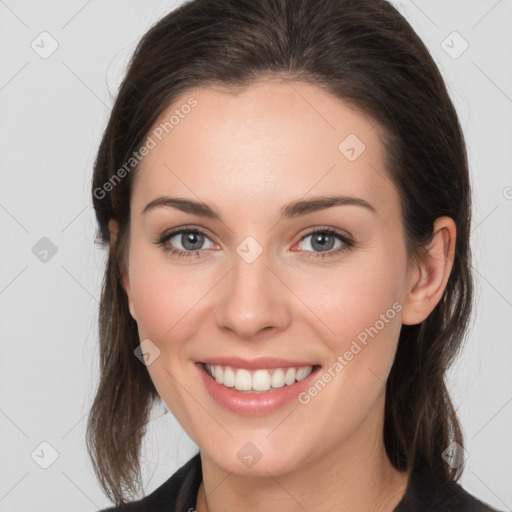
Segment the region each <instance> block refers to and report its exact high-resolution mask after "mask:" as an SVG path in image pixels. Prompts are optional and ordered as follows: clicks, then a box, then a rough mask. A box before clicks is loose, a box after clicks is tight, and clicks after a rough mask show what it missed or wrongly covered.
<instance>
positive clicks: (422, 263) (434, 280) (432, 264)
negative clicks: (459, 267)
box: [402, 217, 456, 325]
mask: <svg viewBox="0 0 512 512" xmlns="http://www.w3.org/2000/svg"><path fill="white" fill-rule="evenodd" d="M455 240H456V227H455V222H454V221H453V219H451V218H450V217H439V218H438V219H436V221H435V222H434V235H433V238H432V242H431V243H430V245H429V247H428V248H427V251H426V252H425V254H423V255H421V256H420V257H419V259H418V262H417V266H416V268H414V269H413V270H412V271H411V274H410V275H411V279H410V283H409V287H410V289H409V291H408V293H407V296H406V297H405V300H404V307H403V310H402V323H403V324H405V325H415V324H419V323H421V322H422V321H423V320H425V318H427V317H428V315H429V314H430V313H431V312H432V310H433V309H434V308H435V307H436V305H437V303H438V302H439V301H440V300H441V297H442V295H443V292H444V290H445V288H446V284H447V282H448V278H449V277H450V273H451V270H452V267H453V260H454V256H455Z"/></svg>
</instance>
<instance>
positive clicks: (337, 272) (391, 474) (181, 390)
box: [110, 80, 455, 512]
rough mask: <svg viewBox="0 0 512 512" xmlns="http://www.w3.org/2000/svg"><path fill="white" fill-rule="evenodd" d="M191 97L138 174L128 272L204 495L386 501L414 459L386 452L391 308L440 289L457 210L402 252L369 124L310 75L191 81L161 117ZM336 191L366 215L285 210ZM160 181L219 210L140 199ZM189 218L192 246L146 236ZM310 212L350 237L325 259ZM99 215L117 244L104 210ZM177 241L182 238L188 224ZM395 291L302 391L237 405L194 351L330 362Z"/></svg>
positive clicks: (214, 499)
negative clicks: (355, 149)
mask: <svg viewBox="0 0 512 512" xmlns="http://www.w3.org/2000/svg"><path fill="white" fill-rule="evenodd" d="M190 96H193V97H194V98H196V100H197V102H198V105H197V107H195V108H194V109H193V110H192V111H191V112H190V114H188V115H187V116H184V118H183V119H181V120H180V122H179V124H178V125H177V126H175V127H174V129H173V130H172V131H170V132H169V134H168V135H167V136H166V137H165V138H163V139H162V141H161V142H159V143H158V145H157V146H156V147H155V148H154V149H152V150H151V151H150V152H149V154H148V155H147V156H146V157H145V158H144V160H143V161H142V162H141V167H140V169H139V170H138V171H137V174H136V175H135V181H134V188H133V194H132V198H131V205H130V207H131V219H130V243H129V249H128V254H127V266H126V268H125V269H124V270H123V285H124V287H125V290H126V292H127V295H128V299H129V307H130V312H131V315H132V316H133V318H134V319H135V320H136V321H137V325H138V330H139V335H140V339H141V340H144V339H147V338H148V339H150V340H151V341H152V343H154V344H155V345H156V346H157V347H158V349H159V350H160V355H159V356H158V357H157V358H156V359H155V360H154V362H152V363H151V364H150V365H149V366H148V371H149V373H150V376H151V379H152V380H153V382H154V384H155V386H156V388H157V390H158V392H159V394H160V396H161V397H162V399H163V401H164V402H165V404H166V405H167V407H168V408H169V409H170V411H171V412H172V413H173V414H174V415H175V417H176V418H177V420H178V421H179V423H180V424H181V425H182V427H183V428H184V430H185V431H186V432H187V433H188V435H189V436H190V437H191V438H192V440H193V441H194V442H195V443H196V444H197V445H198V447H199V448H200V452H201V461H202V467H203V482H202V483H201V487H200V489H199V493H198V499H197V510H198V512H203V511H205V510H208V511H209V512H220V511H223V512H231V511H237V512H238V511H240V510H246V511H256V510H280V511H285V512H292V511H293V512H295V511H299V510H300V511H303V510H308V511H309V512H315V511H320V510H321V511H325V510H340V511H359V510H379V511H392V510H393V509H394V507H395V506H396V505H397V504H398V502H399V501H400V500H401V499H402V497H403V494H404V493H405V490H406V486H407V483H408V479H409V474H408V473H407V472H398V471H397V470H395V469H394V468H393V466H392V465H391V463H390V461H389V459H388V457H387V455H386V452H385V449H384V444H383V436H382V430H383V422H384V401H385V382H386V379H387V377H388V375H389V371H390V369H391V365H392V363H393V359H394V356H395V352H396V347H397V343H398V336H399V332H400V328H401V325H402V323H403V324H416V323H419V322H421V321H422V320H424V319H425V318H426V317H427V316H428V315H429V313H430V312H431V311H432V310H433V308H434V307H435V305H436V304H437V302H438V301H439V300H440V298H441V296H442V293H443V291H444V288H445V286H446V282H447V280H448V277H449V273H450V270H451V267H452V263H453V255H454V247H455V225H454V222H453V220H452V219H450V218H447V217H440V218H438V219H437V220H436V223H435V226H434V229H435V235H434V238H433V241H432V244H431V245H430V247H429V248H428V249H429V250H428V252H427V253H426V254H425V255H424V256H422V257H421V259H419V260H417V261H415V262H414V263H411V264H409V263H408V260H407V251H406V246H405V241H404V236H403V225H402V219H401V210H400V202H399V196H398V193H397V190H396V188H395V186H394V185H393V184H392V182H391V181H390V179H389V178H388V177H387V172H386V170H385V168H384V165H383V156H384V149H383V146H382V144H381V142H380V140H379V133H380V132H379V126H378V125H376V124H375V122H373V121H372V120H371V119H369V118H368V117H366V116H363V115H361V114H360V113H358V112H357V111H355V110H353V109H352V108H350V107H349V106H348V105H346V104H345V103H343V102H342V101H340V100H339V99H337V98H335V97H333V96H331V95H329V94H328V93H327V92H325V91H323V90H322V89H320V88H319V87H317V86H314V85H311V84H307V83H304V82H291V83H287V82H280V81H276V80H274V81H271V80H261V81H259V82H257V83H254V84H252V85H251V86H249V87H248V88H246V89H244V90H243V91H242V92H239V93H237V94H233V93H232V92H231V93H229V92H228V91H225V90H222V89H220V88H219V87H217V88H194V89H190V90H188V91H186V93H184V94H183V95H182V96H181V97H180V98H178V99H177V100H176V101H175V103H174V104H173V105H172V106H171V107H169V109H168V110H167V111H166V112H165V113H164V115H163V116H162V120H164V119H168V118H169V116H170V114H171V113H172V111H173V110H174V109H175V108H179V106H180V105H183V104H184V103H185V102H186V100H187V98H189V97H190ZM160 121H161V120H159V122H160ZM159 122H158V123H156V125H157V124H159ZM156 125H155V126H156ZM348 134H356V135H357V137H358V138H359V139H360V140H361V141H363V142H364V144H365V146H366V149H365V150H364V151H363V152H362V153H361V154H360V156H359V157H358V158H357V159H356V160H354V161H349V160H348V159H347V158H346V157H345V156H344V155H343V154H342V153H341V152H340V151H339V150H338V145H339V144H340V142H341V141H342V140H344V139H345V137H346V136H347V135H348ZM333 193H339V194H343V195H346V196H353V197H358V198H362V199H364V200H366V201H367V202H369V203H370V204H371V205H372V206H373V207H374V208H375V210H376V212H372V211H370V210H368V209H366V208H363V207H360V206H356V205H341V206H334V207H331V208H327V209H324V210H321V211H317V212H312V213H309V214H307V215H304V216H300V217H296V218H291V219H285V220H279V216H280V213H281V208H282V207H283V206H284V205H285V204H287V203H289V202H291V201H294V200H298V199H309V198H311V197H313V196H322V195H327V196H328V195H332V194H333ZM162 195H168V196H174V197H177V196H179V197H184V198H189V199H193V200H202V201H204V202H206V203H208V204H209V205H211V206H212V207H213V208H214V209H215V210H217V211H218V212H219V213H220V214H221V216H222V219H223V220H222V221H219V220H213V219H208V218H204V217H198V216H195V215H192V214H190V213H184V212H181V211H178V210H177V209H174V208H170V207H158V208H155V209H153V210H151V211H149V212H147V213H146V214H142V213H141V212H142V210H143V208H144V207H145V206H146V204H147V203H149V202H150V201H151V200H153V199H155V198H156V197H159V196H162ZM184 225H192V227H194V228H198V229H201V230H202V231H204V232H205V233H206V238H205V239H204V242H203V245H202V246H201V247H202V248H201V249H200V250H199V255H198V256H196V257H194V256H193V257H179V256H173V255H172V254H170V253H169V252H166V251H165V250H164V248H163V247H161V246H158V245H156V244H155V243H153V242H155V241H156V240H157V239H158V237H159V235H161V234H163V233H166V232H169V231H170V230H171V229H173V228H179V227H181V226H184ZM316 227H318V230H317V231H321V228H326V227H332V228H335V229H338V230H341V231H342V232H343V233H349V234H350V235H351V237H352V238H353V240H354V241H355V246H354V247H352V248H351V249H348V250H346V251H342V252H340V253H337V254H336V255H333V256H332V257H330V258H325V259H322V258H321V257H319V256H318V254H321V251H322V249H319V247H318V245H316V244H315V245H313V243H314V240H313V239H316V240H318V236H316V237H315V236H309V237H307V238H305V239H304V240H302V241H301V238H302V237H303V236H304V235H305V232H306V230H308V229H309V228H316ZM110 229H111V233H112V242H114V241H115V235H116V232H117V225H116V223H115V221H111V223H110ZM247 236H251V237H253V238H254V239H255V240H256V241H257V242H258V244H259V245H260V246H261V248H262V251H263V252H262V253H261V255H260V256H259V257H258V258H257V259H256V260H255V261H254V262H252V263H247V262H246V261H245V260H244V259H242V258H241V257H240V256H239V254H238V253H237V251H236V248H237V246H238V245H239V244H240V243H241V242H242V241H243V240H244V239H245V238H246V237H247ZM171 240H172V241H169V242H167V244H168V245H170V244H174V247H176V248H178V249H181V250H186V248H185V246H184V245H182V243H183V238H182V236H181V235H178V236H175V237H173V238H172V239H171ZM185 243H186V240H185ZM342 243H343V242H341V241H339V240H338V239H336V241H335V242H334V245H330V246H328V247H327V251H330V252H333V251H334V249H335V248H337V247H339V246H340V245H341V244H342ZM187 247H190V246H187ZM189 250H190V249H189ZM308 255H310V256H311V255H312V256H313V257H311V258H309V257H308ZM394 303H398V304H400V305H401V306H402V309H401V311H400V312H399V313H397V314H396V316H395V317H394V318H393V319H392V320H389V322H388V323H386V324H385V326H384V328H382V329H381V330H380V331H379V332H378V335H376V336H374V338H373V339H370V341H369V342H368V344H367V345H366V346H364V348H363V349H362V350H361V351H360V352H359V353H358V354H357V356H354V358H353V359H352V360H351V361H350V362H349V363H348V364H347V365H346V366H345V367H344V369H343V371H341V372H339V373H338V374H337V375H336V377H335V378H334V379H332V380H331V382H329V384H328V385H327V386H325V388H324V389H323V390H322V391H321V392H320V393H318V395H317V396H315V397H314V398H312V399H311V401H310V403H308V404H307V405H302V404H299V403H298V402H297V401H295V400H294V401H292V402H291V403H290V404H288V405H286V406H285V407H283V408H281V409H280V410H278V411H277V412H275V413H272V414H265V415H261V416H259V417H247V416H243V415H239V414H235V413H233V412H230V411H227V410H225V409H223V408H222V407H221V406H220V405H218V404H217V403H216V402H215V401H214V400H213V399H212V398H210V395H209V394H208V392H207V390H206V389H205V388H204V385H203V383H202V381H201V380H200V379H199V378H198V373H197V369H196V367H195V365H194V362H195V361H201V360H203V359H205V358H206V357H209V356H222V355H228V356H229V355H238V356H240V357H246V358H249V359H251V358H255V357H259V356H273V357H283V358H287V357H293V358H295V359H299V360H304V361H312V362H317V363H318V364H321V365H322V367H323V368H328V367H330V366H332V364H333V363H334V361H335V360H336V358H337V356H338V355H340V354H344V353H345V352H346V351H347V350H348V349H349V347H350V345H351V343H352V341H353V340H355V339H356V338H357V336H358V334H359V333H361V332H362V331H364V329H365V327H369V326H372V325H374V324H375V323H376V321H377V320H378V319H379V318H380V315H381V314H385V313H386V311H388V310H389V309H390V308H392V305H393V304H394ZM247 442H251V443H253V444H254V445H255V446H256V447H257V448H258V450H259V451H260V452H261V454H262V457H261V459H260V460H259V461H258V462H257V463H256V464H254V465H253V466H252V467H250V468H248V467H246V466H245V465H244V464H242V463H241V461H240V460H239V458H238V457H237V452H238V451H239V450H240V449H241V448H242V447H243V446H244V445H245V444H246V443H247ZM205 494H206V497H207V506H206V503H205Z"/></svg>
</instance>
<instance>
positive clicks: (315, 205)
mask: <svg viewBox="0 0 512 512" xmlns="http://www.w3.org/2000/svg"><path fill="white" fill-rule="evenodd" d="M346 205H350V206H361V207H363V208H366V209H367V210H369V211H371V212H373V213H377V211H376V210H375V208H374V207H373V206H372V205H371V204H370V203H369V202H368V201H365V200H364V199H361V198H359V197H349V196H318V197H314V198H312V199H299V200H297V201H293V202H291V203H289V204H287V205H285V206H283V207H282V208H281V220H283V219H288V218H294V217H299V216H302V215H307V214H309V213H313V212H317V211H320V210H325V209H326V208H331V207H333V206H346ZM162 206H163V207H167V208H176V209H177V210H180V211H182V212H185V213H191V214H193V215H197V216H199V217H207V218H210V219H215V220H222V217H221V215H220V213H219V212H218V211H217V210H215V209H214V208H212V207H211V206H209V205H207V204H206V203H203V202H201V201H194V200H192V199H185V198H182V197H168V196H162V197H157V198H156V199H153V200H152V201H150V202H149V203H148V204H147V205H146V206H145V207H144V209H143V210H142V212H141V215H145V214H146V213H147V212H149V211H150V210H153V209H154V208H158V207H162Z"/></svg>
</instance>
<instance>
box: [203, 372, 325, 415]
mask: <svg viewBox="0 0 512 512" xmlns="http://www.w3.org/2000/svg"><path fill="white" fill-rule="evenodd" d="M196 366H197V368H198V370H199V373H200V374H201V377H202V379H203V382H204V385H205V386H206V389H207V390H208V392H209V393H210V395H211V396H212V398H213V399H214V400H215V401H216V402H217V403H218V404H220V405H222V406H223V407H224V408H226V409H228V410H229V411H232V412H235V413H238V414H243V415H245V416H260V415H263V414H270V413H272V412H275V411H277V410H278V409H280V408H281V407H283V406H285V405H286V404H288V403H290V402H291V401H292V400H293V399H296V398H297V396H298V395H299V393H301V392H302V391H304V390H305V389H306V388H307V387H309V386H310V383H311V381H312V380H313V379H314V378H315V377H316V374H317V373H318V371H319V370H320V367H317V368H316V369H314V370H313V371H312V372H311V373H310V374H309V375H308V376H307V377H306V378H305V379H302V380H300V381H298V382H295V384H292V385H291V386H287V385H285V386H283V387H282V388H277V389H276V390H275V391H269V392H268V393H242V392H240V391H237V390H236V389H235V388H228V387H226V386H223V385H222V384H219V383H218V382H217V381H216V380H215V379H214V378H213V377H212V376H211V375H210V374H209V373H207V372H206V369H205V368H204V365H203V364H202V363H196Z"/></svg>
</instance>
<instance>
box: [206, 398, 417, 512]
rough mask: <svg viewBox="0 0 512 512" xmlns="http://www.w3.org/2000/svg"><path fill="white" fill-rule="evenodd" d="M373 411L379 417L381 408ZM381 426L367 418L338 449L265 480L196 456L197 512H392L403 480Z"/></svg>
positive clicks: (405, 480) (403, 486)
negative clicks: (198, 470) (198, 460)
mask: <svg viewBox="0 0 512 512" xmlns="http://www.w3.org/2000/svg"><path fill="white" fill-rule="evenodd" d="M377 409H379V408H377ZM379 410H380V412H381V413H382V414H380V415H379V416H380V417H381V418H383V403H382V407H381V408H380V409H379ZM382 427H383V420H382V419H381V421H380V422H375V419H374V418H373V419H372V418H367V420H365V422H364V423H363V424H361V425H359V426H358V428H356V429H355V431H354V432H353V433H352V435H351V436H350V437H349V438H347V439H345V440H344V441H343V443H341V444H339V445H338V446H335V447H329V449H327V450H326V451H325V452H324V453H322V454H321V455H319V456H317V457H314V458H309V459H308V460H307V462H305V463H304V464H303V465H302V466H301V467H298V468H297V469H296V470H293V471H291V472H287V473H281V474H273V475H271V474H270V473H269V474H268V476H251V475H240V474H235V473H230V472H227V471H225V470H224V469H223V468H221V467H220V466H218V465H217V464H216V463H215V461H213V460H212V459H211V458H210V457H208V455H207V454H205V453H203V452H201V464H202V469H203V481H202V482H201V485H200V488H199V492H198V499H197V504H196V509H197V512H239V511H240V510H244V511H247V512H256V511H261V510H279V511H280V512H299V511H300V512H303V511H304V510H307V511H308V512H317V511H318V512H320V511H322V512H324V511H325V510H338V511H341V512H356V511H360V510H367V511H379V512H392V511H393V510H394V508H395V507H396V505H397V504H398V503H399V502H400V501H401V499H402V497H403V495H404V494H405V491H406V487H407V483H408V479H409V475H408V473H407V472H399V471H397V470H396V469H395V468H394V467H393V466H392V464H391V462H390V460H389V458H388V457H387V454H386V451H385V448H384V442H383V436H382Z"/></svg>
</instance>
